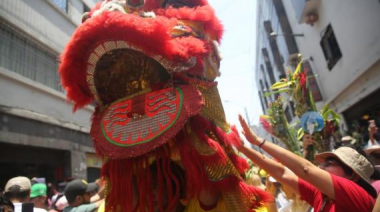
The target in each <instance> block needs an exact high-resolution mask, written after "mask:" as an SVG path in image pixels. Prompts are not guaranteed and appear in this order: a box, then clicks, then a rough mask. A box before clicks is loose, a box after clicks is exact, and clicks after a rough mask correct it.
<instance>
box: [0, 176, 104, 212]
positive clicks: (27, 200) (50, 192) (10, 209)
mask: <svg viewBox="0 0 380 212" xmlns="http://www.w3.org/2000/svg"><path fill="white" fill-rule="evenodd" d="M103 203H104V183H102V182H101V181H100V180H97V181H95V182H92V183H87V182H86V181H84V180H81V179H74V180H71V181H69V182H67V183H66V182H65V183H63V184H61V189H58V190H57V189H55V187H54V186H53V185H52V184H50V183H48V185H47V184H45V179H44V178H32V179H29V178H27V177H24V176H18V177H14V178H12V179H10V180H8V182H7V183H6V185H5V188H4V192H3V194H1V195H0V211H1V212H93V211H97V210H98V209H99V208H100V207H101V205H102V204H103Z"/></svg>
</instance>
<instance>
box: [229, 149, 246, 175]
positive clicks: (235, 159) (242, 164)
mask: <svg viewBox="0 0 380 212" xmlns="http://www.w3.org/2000/svg"><path fill="white" fill-rule="evenodd" d="M228 156H229V157H230V159H231V161H232V163H233V164H234V166H235V168H236V169H237V170H238V172H239V173H240V174H244V173H245V172H246V171H247V170H248V169H249V164H248V162H247V160H246V159H244V158H243V157H240V156H239V155H237V154H229V155H228Z"/></svg>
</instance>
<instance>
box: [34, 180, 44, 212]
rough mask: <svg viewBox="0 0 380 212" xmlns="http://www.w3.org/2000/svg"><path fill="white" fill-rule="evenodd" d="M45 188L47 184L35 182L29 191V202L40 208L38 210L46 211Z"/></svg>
mask: <svg viewBox="0 0 380 212" xmlns="http://www.w3.org/2000/svg"><path fill="white" fill-rule="evenodd" d="M46 190H47V186H46V185H45V184H44V183H35V184H33V185H32V189H31V192H30V202H32V203H33V204H34V207H35V208H39V209H41V210H40V211H45V212H46V198H47V196H46Z"/></svg>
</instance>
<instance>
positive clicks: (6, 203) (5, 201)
mask: <svg viewBox="0 0 380 212" xmlns="http://www.w3.org/2000/svg"><path fill="white" fill-rule="evenodd" d="M3 206H9V207H11V208H12V210H14V209H15V206H14V205H13V203H12V202H11V201H10V200H9V199H7V198H5V197H3V196H0V209H1V211H3V209H4V207H3Z"/></svg>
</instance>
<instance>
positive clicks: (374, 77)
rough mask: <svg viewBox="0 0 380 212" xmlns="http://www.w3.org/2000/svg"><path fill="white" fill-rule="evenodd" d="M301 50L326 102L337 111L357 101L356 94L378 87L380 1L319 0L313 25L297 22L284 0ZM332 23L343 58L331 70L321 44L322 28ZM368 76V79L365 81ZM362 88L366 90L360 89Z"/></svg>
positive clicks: (288, 4) (292, 11)
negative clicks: (297, 35)
mask: <svg viewBox="0 0 380 212" xmlns="http://www.w3.org/2000/svg"><path fill="white" fill-rule="evenodd" d="M284 5H285V8H286V10H287V12H288V16H289V21H290V22H291V25H292V29H293V33H304V34H305V36H304V37H297V38H296V40H297V43H298V46H299V50H300V53H301V54H302V55H303V56H304V58H306V59H310V60H311V61H310V63H311V65H312V67H313V68H314V70H315V73H316V74H318V75H319V77H318V79H317V80H318V81H319V84H320V89H321V92H322V94H323V97H324V101H325V102H326V103H333V104H332V106H334V107H335V108H336V109H337V110H338V111H339V112H342V110H344V109H347V108H348V107H349V106H350V105H352V104H353V103H355V102H358V101H359V100H360V99H361V97H360V96H357V95H358V94H359V93H360V94H361V95H364V93H370V92H371V91H374V90H376V89H378V88H380V84H379V83H376V82H378V75H379V74H380V69H379V65H377V64H376V63H378V61H379V59H380V27H379V20H380V13H379V11H380V2H379V1H377V0H361V1H357V0H345V1H339V0H330V1H320V3H319V6H318V8H317V11H318V15H319V20H318V21H317V22H316V23H315V24H314V25H313V26H310V25H307V24H299V20H298V19H297V17H296V14H299V12H297V11H295V7H293V5H292V2H291V0H284ZM329 24H331V26H332V28H333V30H334V33H335V36H336V39H337V42H338V44H339V46H340V49H341V52H342V58H341V59H340V60H339V61H338V62H337V63H336V64H335V66H334V67H333V69H332V70H331V71H329V70H328V68H327V63H326V60H325V57H324V55H323V51H322V48H321V46H320V41H321V37H322V35H323V31H324V29H325V28H326V27H327V26H328V25H329ZM365 79H367V80H365ZM363 89H364V90H365V92H362V91H359V90H363Z"/></svg>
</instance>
